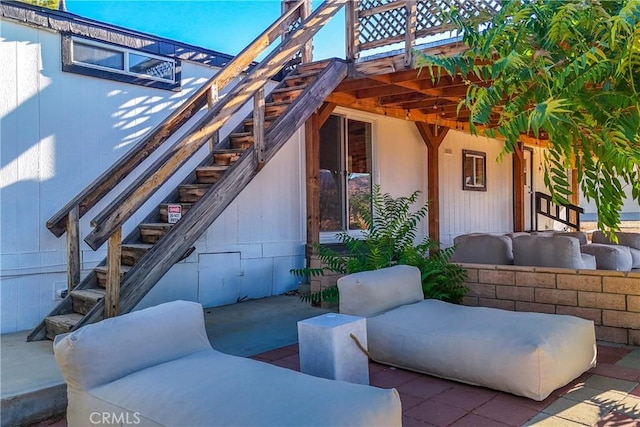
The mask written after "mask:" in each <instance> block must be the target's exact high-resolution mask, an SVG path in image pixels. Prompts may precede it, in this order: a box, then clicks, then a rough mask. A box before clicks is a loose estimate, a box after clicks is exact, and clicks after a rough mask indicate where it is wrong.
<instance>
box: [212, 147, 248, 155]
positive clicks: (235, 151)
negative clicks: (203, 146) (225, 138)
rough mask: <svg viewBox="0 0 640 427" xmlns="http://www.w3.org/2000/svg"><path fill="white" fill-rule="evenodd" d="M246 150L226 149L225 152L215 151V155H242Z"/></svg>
mask: <svg viewBox="0 0 640 427" xmlns="http://www.w3.org/2000/svg"><path fill="white" fill-rule="evenodd" d="M244 151H245V150H243V149H242V148H225V149H224V150H213V151H212V153H213V154H234V153H235V154H242V153H244Z"/></svg>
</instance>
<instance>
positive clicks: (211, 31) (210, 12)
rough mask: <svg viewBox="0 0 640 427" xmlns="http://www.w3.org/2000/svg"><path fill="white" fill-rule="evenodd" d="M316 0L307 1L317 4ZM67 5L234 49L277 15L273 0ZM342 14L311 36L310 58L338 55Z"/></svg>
mask: <svg viewBox="0 0 640 427" xmlns="http://www.w3.org/2000/svg"><path fill="white" fill-rule="evenodd" d="M318 4H320V0H315V1H314V2H313V7H314V8H315V7H317V5H318ZM66 5H67V11H69V12H71V13H75V14H77V15H81V16H84V17H87V18H91V19H95V20H98V21H103V22H106V23H109V24H114V25H119V26H122V27H126V28H131V29H134V30H138V31H142V32H145V33H149V34H153V35H157V36H161V37H166V38H169V39H173V40H178V41H181V42H184V43H189V44H193V45H196V46H200V47H204V48H208V49H213V50H217V51H219V52H223V53H228V54H232V55H235V54H237V53H239V52H240V51H241V50H242V49H243V48H244V47H245V46H247V45H248V44H249V43H250V42H251V41H252V40H253V39H255V38H256V37H257V36H258V35H259V34H260V33H261V32H262V31H264V30H265V29H266V28H267V26H268V25H270V24H271V23H272V22H273V21H274V20H276V19H277V18H278V16H280V1H279V0H182V1H176V0H117V1H113V0H106V1H104V0H67V1H66ZM344 50H345V49H344V15H343V14H342V13H340V14H338V15H336V16H334V17H333V19H332V20H331V22H330V23H329V24H328V25H327V26H326V27H325V28H323V29H322V30H321V31H320V33H319V34H318V36H317V37H316V39H315V47H314V58H316V59H322V58H328V57H332V56H338V57H344Z"/></svg>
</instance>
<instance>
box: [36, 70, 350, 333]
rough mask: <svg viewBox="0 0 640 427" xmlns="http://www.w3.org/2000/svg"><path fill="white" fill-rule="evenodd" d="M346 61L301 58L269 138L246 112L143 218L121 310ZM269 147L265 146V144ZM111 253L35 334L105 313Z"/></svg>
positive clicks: (272, 112)
mask: <svg viewBox="0 0 640 427" xmlns="http://www.w3.org/2000/svg"><path fill="white" fill-rule="evenodd" d="M346 74H347V65H346V63H344V62H343V61H340V60H337V59H333V60H329V61H323V62H316V63H308V64H302V65H299V66H298V67H297V69H296V71H294V72H293V73H292V74H291V75H289V76H287V77H286V78H284V80H283V81H282V82H281V83H280V84H279V85H278V86H277V87H276V88H275V89H274V90H273V91H272V92H271V94H270V95H269V96H268V97H266V98H265V103H264V110H263V112H264V124H263V127H264V146H263V148H261V149H259V148H258V149H257V148H256V147H255V144H254V138H255V132H254V127H255V126H256V121H255V120H254V117H253V116H250V117H248V118H247V119H246V120H244V121H243V122H242V123H241V125H240V126H239V127H238V128H236V129H235V131H234V132H232V133H231V134H230V135H229V136H228V137H227V138H226V139H224V140H223V141H220V142H219V143H217V144H216V145H215V147H214V149H213V150H212V151H211V153H210V156H209V157H208V158H207V159H206V160H205V161H204V162H202V163H201V164H200V166H198V167H197V168H196V169H195V170H194V171H193V173H192V174H191V175H190V176H189V178H187V179H186V180H185V181H183V183H182V184H180V185H179V186H178V187H177V188H176V189H175V190H174V191H173V192H171V194H170V196H169V197H167V199H166V200H164V201H163V203H161V204H160V205H159V206H158V208H157V209H156V210H155V212H154V213H153V214H151V215H149V216H148V217H147V218H146V219H145V221H144V222H143V223H141V224H139V225H138V227H137V231H136V232H134V233H131V234H130V235H129V236H127V237H126V238H125V239H124V240H123V243H122V245H121V246H120V256H119V262H120V266H119V269H118V270H119V273H120V280H119V283H120V296H119V298H120V300H119V304H120V312H121V313H125V312H128V311H130V310H131V309H133V308H134V307H135V305H136V304H137V303H138V302H139V301H140V300H141V299H142V297H143V296H144V295H145V294H146V293H147V292H148V291H149V290H150V289H151V288H152V287H153V285H155V283H156V282H157V281H158V280H159V279H160V278H161V277H162V276H163V275H164V274H165V273H166V272H167V271H168V270H169V268H171V266H172V265H173V264H174V263H175V262H177V261H179V260H181V259H184V258H185V257H186V256H188V255H189V254H190V253H191V251H193V249H194V248H192V247H191V245H193V243H194V242H195V240H196V239H197V238H198V237H199V236H200V235H201V234H202V232H204V231H205V230H206V229H207V228H208V227H209V226H210V225H211V224H212V223H213V221H214V220H215V219H216V218H217V217H218V215H219V214H220V213H222V211H223V210H224V209H225V208H226V207H227V206H228V205H229V204H230V203H231V201H232V200H233V199H234V198H235V197H236V196H237V195H238V194H239V193H240V192H241V191H242V189H243V188H244V187H245V186H246V185H247V184H248V183H249V182H250V181H251V179H252V178H253V177H254V176H255V175H256V174H257V173H258V171H259V170H260V169H261V168H262V167H263V166H264V164H265V163H267V162H268V161H269V160H270V159H271V158H273V156H274V155H275V154H276V152H277V151H278V149H279V148H281V147H282V146H283V145H284V143H285V142H286V141H287V140H288V139H290V138H291V136H293V134H294V133H295V131H296V130H297V129H298V128H300V126H302V125H303V124H304V122H305V121H306V120H307V119H308V118H309V117H310V116H311V114H313V113H314V112H315V111H316V110H317V109H318V108H319V107H320V106H321V105H322V103H323V101H324V99H325V98H326V96H327V95H329V94H330V93H331V91H332V90H333V89H334V88H335V87H336V86H337V85H338V84H339V83H340V82H341V81H342V80H343V79H344V77H346ZM259 151H261V152H259ZM169 205H180V207H181V211H182V218H181V219H180V220H179V221H178V222H177V223H174V224H170V223H169V222H168V207H169ZM107 264H108V260H105V261H104V262H103V263H102V265H100V266H98V267H96V268H95V269H94V270H93V271H92V272H91V273H90V274H89V275H88V276H87V277H86V278H85V279H84V280H83V281H82V282H81V283H80V284H78V285H77V286H76V287H75V288H74V289H73V290H71V291H70V292H69V294H68V295H67V297H66V298H65V299H64V300H63V301H62V302H61V303H60V304H59V305H58V306H57V307H56V308H55V309H54V310H53V311H52V312H51V313H50V315H48V316H47V317H46V318H45V319H44V320H43V321H42V322H41V324H40V325H38V326H37V327H36V328H35V329H34V330H33V331H32V332H31V334H30V335H29V337H28V340H38V339H43V338H45V337H46V338H49V339H53V338H54V337H55V336H56V335H58V334H61V333H65V332H69V331H71V330H74V329H77V328H78V327H80V326H82V325H84V324H87V323H91V322H94V321H97V320H100V319H101V318H103V312H104V307H105V304H104V300H105V293H106V290H105V288H106V286H107V282H108V276H109V274H110V273H109V268H108V267H107Z"/></svg>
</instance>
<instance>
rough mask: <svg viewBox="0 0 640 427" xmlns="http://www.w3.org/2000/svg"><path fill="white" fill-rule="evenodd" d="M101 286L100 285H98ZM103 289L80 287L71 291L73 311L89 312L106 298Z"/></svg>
mask: <svg viewBox="0 0 640 427" xmlns="http://www.w3.org/2000/svg"><path fill="white" fill-rule="evenodd" d="M98 286H99V285H98ZM104 295H105V291H104V290H103V289H80V290H73V291H71V306H72V308H73V311H75V312H76V313H80V314H87V313H88V312H89V311H90V310H91V309H92V308H93V306H95V305H96V304H97V303H98V301H100V300H101V299H103V298H104Z"/></svg>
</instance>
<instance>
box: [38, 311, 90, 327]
mask: <svg viewBox="0 0 640 427" xmlns="http://www.w3.org/2000/svg"><path fill="white" fill-rule="evenodd" d="M80 319H82V314H78V313H67V314H56V315H55V316H48V317H47V318H46V320H47V322H48V323H54V324H56V325H58V326H61V327H66V328H67V330H69V329H70V328H72V327H73V326H74V325H75V324H76V323H78V322H79V321H80Z"/></svg>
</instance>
